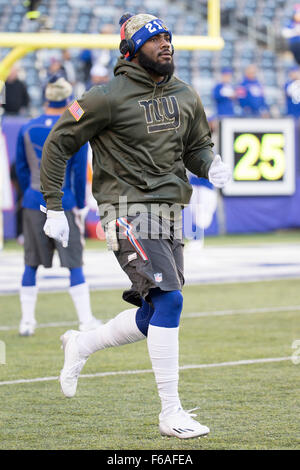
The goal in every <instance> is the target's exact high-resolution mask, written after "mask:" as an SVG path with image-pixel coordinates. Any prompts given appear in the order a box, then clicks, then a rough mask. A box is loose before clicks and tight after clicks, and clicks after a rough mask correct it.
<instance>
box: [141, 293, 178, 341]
mask: <svg viewBox="0 0 300 470" xmlns="http://www.w3.org/2000/svg"><path fill="white" fill-rule="evenodd" d="M149 295H150V298H151V301H152V304H153V306H154V308H153V307H151V305H149V304H148V303H147V302H146V301H145V300H144V299H143V305H142V306H141V307H140V308H139V309H138V311H137V313H136V324H137V326H138V328H139V330H140V331H141V332H142V333H143V334H144V335H145V336H147V333H148V327H149V324H151V325H154V326H161V327H163V328H177V327H178V326H179V322H180V314H181V311H182V304H183V297H182V293H181V292H180V291H179V290H173V291H169V292H166V291H161V290H160V289H159V288H156V289H151V291H150V294H149Z"/></svg>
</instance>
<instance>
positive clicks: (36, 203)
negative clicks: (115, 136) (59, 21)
mask: <svg viewBox="0 0 300 470" xmlns="http://www.w3.org/2000/svg"><path fill="white" fill-rule="evenodd" d="M45 99H46V100H47V101H46V103H45V112H44V114H42V115H41V116H39V117H37V118H36V119H32V120H31V121H30V122H28V123H27V124H25V125H24V126H23V127H22V128H21V130H20V132H19V136H18V142H17V152H16V173H17V177H18V181H19V184H20V186H21V188H22V191H23V193H24V196H23V230H24V258H25V260H24V261H25V269H24V273H23V276H22V285H21V289H20V302H21V311H22V318H21V322H20V326H19V333H20V335H21V336H31V335H32V334H34V332H35V328H36V324H37V323H36V319H35V306H36V300H37V292H38V287H37V285H36V273H37V269H38V267H39V266H40V265H43V266H44V267H45V268H49V267H51V266H52V259H53V255H54V250H57V252H58V255H59V258H60V263H61V266H63V267H66V268H68V269H69V271H70V288H69V292H70V295H71V297H72V300H73V302H74V306H75V309H76V312H77V316H78V320H79V329H80V330H81V331H87V330H89V329H93V328H96V327H97V326H99V324H101V321H100V320H97V319H96V318H95V317H94V316H93V315H92V312H91V306H90V295H89V288H88V285H87V283H86V281H85V277H84V273H83V270H82V264H83V263H82V253H83V243H84V237H83V235H84V231H83V227H84V214H85V213H86V209H85V189H86V171H87V150H88V147H87V144H86V145H85V146H83V147H82V148H81V149H80V150H79V151H78V152H77V153H76V154H75V155H73V157H72V158H71V159H70V160H69V161H68V164H67V168H66V175H65V181H64V186H63V192H64V195H63V200H62V201H63V208H64V211H65V214H66V216H67V218H68V220H69V223H70V241H69V245H68V247H66V248H64V247H63V246H62V245H61V244H60V243H58V242H55V241H54V240H53V239H52V238H49V237H47V236H46V235H45V233H44V231H43V226H44V224H45V221H46V203H45V201H44V198H43V196H42V193H41V192H40V163H41V158H42V150H43V145H44V143H45V141H46V139H47V137H48V135H49V133H50V131H51V129H52V127H53V126H54V124H55V123H56V122H57V121H58V119H59V118H60V116H61V114H62V113H63V111H64V110H65V109H66V107H67V106H68V104H69V103H70V101H71V99H72V86H71V84H70V83H68V82H67V81H66V80H65V78H63V77H61V76H54V77H52V78H51V79H50V80H49V83H48V85H47V87H46V91H45ZM41 206H42V207H45V211H44V212H43V211H41Z"/></svg>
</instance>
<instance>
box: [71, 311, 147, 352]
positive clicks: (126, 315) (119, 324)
mask: <svg viewBox="0 0 300 470" xmlns="http://www.w3.org/2000/svg"><path fill="white" fill-rule="evenodd" d="M136 311H137V309H136V308H131V309H129V310H124V311H123V312H121V313H119V314H118V315H117V316H116V317H115V318H113V319H112V320H109V321H108V322H107V323H105V324H103V325H101V326H99V327H98V328H96V329H95V330H91V331H87V332H82V333H80V334H79V335H78V337H77V343H78V346H79V352H80V354H82V355H83V356H89V355H90V354H92V353H94V352H96V351H99V350H100V349H105V348H109V347H112V346H122V345H123V344H128V343H135V342H136V341H140V340H142V339H144V338H145V336H144V335H143V333H142V332H141V331H140V330H139V329H138V327H137V324H136V321H135V316H136Z"/></svg>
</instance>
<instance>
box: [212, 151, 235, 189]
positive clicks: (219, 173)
mask: <svg viewBox="0 0 300 470" xmlns="http://www.w3.org/2000/svg"><path fill="white" fill-rule="evenodd" d="M230 177H231V171H230V169H229V166H228V165H227V164H226V163H223V162H222V160H221V157H220V155H215V158H214V159H213V161H212V163H211V165H210V168H209V170H208V180H209V181H210V182H211V183H212V184H213V185H214V186H215V187H216V188H223V187H224V186H225V184H226V183H228V181H229V180H230Z"/></svg>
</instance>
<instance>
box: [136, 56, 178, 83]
mask: <svg viewBox="0 0 300 470" xmlns="http://www.w3.org/2000/svg"><path fill="white" fill-rule="evenodd" d="M138 59H139V64H140V65H141V67H143V68H144V69H145V70H147V72H150V73H155V74H156V75H158V76H159V77H167V76H168V77H171V76H172V75H173V73H174V68H175V66H174V61H173V57H172V60H171V62H165V63H164V64H161V63H160V62H155V61H154V60H152V59H151V58H150V57H149V56H148V55H147V54H144V52H142V51H141V50H140V53H139V55H138Z"/></svg>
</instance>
